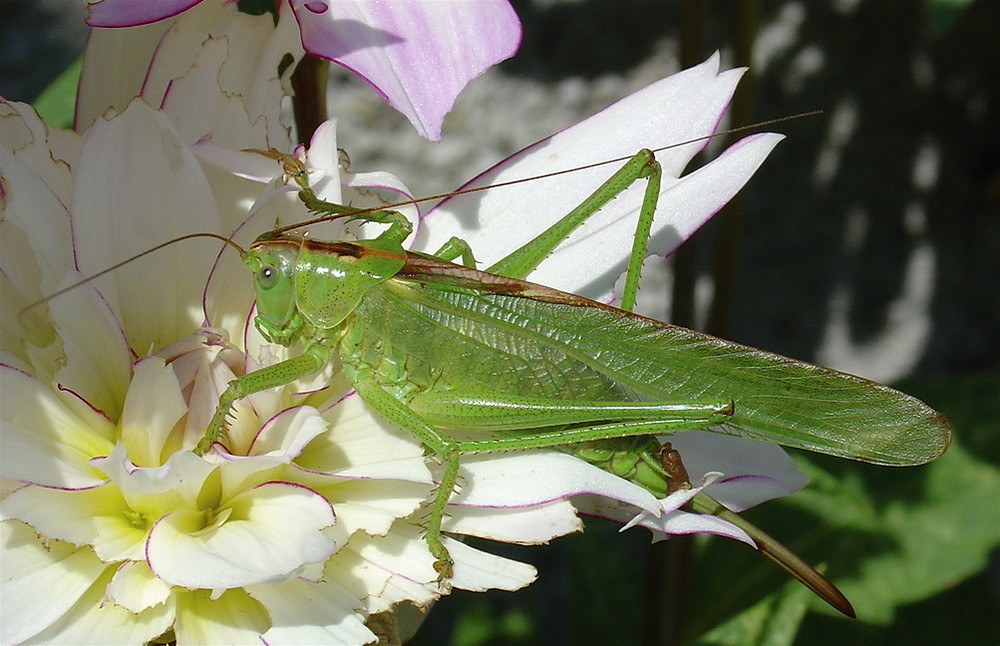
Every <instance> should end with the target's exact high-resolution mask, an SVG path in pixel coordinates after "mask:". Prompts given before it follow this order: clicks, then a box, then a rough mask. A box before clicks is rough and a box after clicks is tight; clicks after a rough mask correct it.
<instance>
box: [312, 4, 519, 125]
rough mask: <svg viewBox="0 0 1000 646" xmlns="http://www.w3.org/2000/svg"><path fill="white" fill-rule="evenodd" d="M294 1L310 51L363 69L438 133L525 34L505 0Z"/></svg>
mask: <svg viewBox="0 0 1000 646" xmlns="http://www.w3.org/2000/svg"><path fill="white" fill-rule="evenodd" d="M292 9H293V11H294V13H295V17H296V19H297V20H298V22H299V29H300V31H301V33H302V44H303V46H304V47H305V49H306V51H308V52H309V53H311V54H315V55H317V56H320V57H323V58H327V59H329V60H331V61H333V62H335V63H337V64H338V65H341V66H343V67H345V68H347V69H348V70H351V71H352V72H353V73H355V74H357V75H358V76H359V77H361V78H362V79H363V80H364V81H365V82H366V83H368V84H369V85H371V86H372V88H374V89H375V91H376V92H378V93H379V94H380V95H382V97H384V98H385V100H386V101H387V102H388V103H389V105H391V106H392V107H394V108H396V109H397V110H399V111H400V112H402V113H403V114H404V115H406V117H407V118H408V119H409V120H410V122H411V123H413V126H414V127H415V128H416V129H417V131H418V132H419V133H420V134H421V135H423V136H424V137H426V138H428V139H432V140H437V139H440V138H441V123H442V121H443V120H444V115H445V114H447V113H448V111H449V110H450V109H451V106H452V104H453V103H454V102H455V97H456V96H458V93H459V92H460V91H461V90H462V88H463V87H465V84H466V83H468V82H469V81H470V80H472V79H473V78H475V77H476V76H478V75H479V74H481V73H482V72H483V71H484V70H486V69H487V68H488V67H490V66H491V65H494V64H495V63H498V62H499V61H502V60H504V59H505V58H509V57H510V56H512V55H513V54H514V52H515V51H517V47H518V45H519V43H520V40H521V24H520V21H519V20H518V18H517V15H516V14H515V13H514V11H513V9H511V7H510V5H509V4H508V3H507V1H506V0H478V1H477V2H400V1H398V0H394V1H388V2H378V3H375V2H347V1H346V0H342V1H338V2H322V1H316V0H292Z"/></svg>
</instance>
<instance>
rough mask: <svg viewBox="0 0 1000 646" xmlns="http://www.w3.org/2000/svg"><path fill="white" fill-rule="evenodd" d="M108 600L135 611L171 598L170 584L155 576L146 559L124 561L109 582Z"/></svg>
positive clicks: (137, 611)
mask: <svg viewBox="0 0 1000 646" xmlns="http://www.w3.org/2000/svg"><path fill="white" fill-rule="evenodd" d="M106 596H107V598H108V600H110V601H112V602H114V603H117V604H118V605H119V606H122V607H123V608H125V609H127V610H130V611H132V612H135V613H139V612H142V611H143V610H146V609H147V608H152V607H153V606H155V605H158V604H161V603H166V602H167V600H168V599H169V598H170V586H169V585H167V584H166V583H164V582H163V581H161V580H160V579H157V578H156V577H155V576H153V573H152V572H150V571H149V566H148V565H146V563H145V561H127V562H125V563H122V564H121V565H120V566H119V567H118V570H117V571H116V572H115V575H114V577H113V578H112V579H111V583H109V584H108V588H107V592H106Z"/></svg>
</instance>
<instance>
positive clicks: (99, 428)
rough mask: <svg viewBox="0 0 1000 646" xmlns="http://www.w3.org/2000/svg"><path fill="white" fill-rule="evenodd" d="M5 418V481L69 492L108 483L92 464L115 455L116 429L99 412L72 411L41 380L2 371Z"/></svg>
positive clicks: (0, 466) (1, 466) (1, 455)
mask: <svg viewBox="0 0 1000 646" xmlns="http://www.w3.org/2000/svg"><path fill="white" fill-rule="evenodd" d="M0 415H2V422H3V438H4V440H3V451H2V452H0V461H2V462H0V472H2V473H0V475H2V476H3V478H5V479H8V480H20V481H22V482H32V483H37V484H42V485H46V486H52V487H64V488H80V487H91V486H94V485H96V484H98V483H100V482H101V481H102V480H103V478H101V477H100V476H99V474H97V473H95V472H94V471H93V470H92V469H90V468H88V466H87V463H86V461H87V460H88V459H90V458H91V457H93V456H94V455H103V454H106V453H107V452H108V451H109V450H110V449H111V442H110V441H109V440H108V438H109V437H110V436H111V433H112V431H113V427H112V425H111V424H110V423H109V422H108V421H107V419H105V418H104V417H102V416H101V415H100V414H99V413H97V412H96V411H94V410H92V409H89V408H86V407H82V406H81V407H77V408H73V409H71V408H70V407H68V406H67V405H66V404H65V403H64V402H63V401H62V400H61V399H60V398H59V397H57V396H56V395H55V393H53V392H52V389H51V388H49V387H48V386H46V385H44V384H42V383H41V382H40V381H38V380H37V379H35V378H33V377H31V376H30V375H27V374H25V373H23V372H21V371H19V370H15V369H13V368H8V367H6V366H0Z"/></svg>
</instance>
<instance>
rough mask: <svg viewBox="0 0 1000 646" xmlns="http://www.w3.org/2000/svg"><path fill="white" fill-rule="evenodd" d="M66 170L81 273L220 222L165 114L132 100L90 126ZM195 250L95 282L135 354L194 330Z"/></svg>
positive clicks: (199, 315)
mask: <svg viewBox="0 0 1000 646" xmlns="http://www.w3.org/2000/svg"><path fill="white" fill-rule="evenodd" d="M126 142H127V143H126ZM74 170H75V172H76V186H75V187H74V199H73V208H72V213H73V218H74V232H75V234H76V240H75V241H76V249H77V258H78V262H79V265H80V270H81V272H83V273H84V274H90V273H94V272H97V271H100V270H102V269H105V268H107V267H108V266H109V265H110V264H113V263H115V262H117V261H120V260H123V259H125V258H127V257H129V256H131V255H133V254H135V253H139V252H142V251H145V250H147V249H149V248H150V247H152V246H154V245H156V244H160V243H162V242H165V241H166V240H168V239H170V238H171V237H174V236H179V235H183V234H187V233H191V232H194V231H218V230H219V228H220V224H219V220H218V214H217V212H216V209H215V201H214V199H213V196H212V193H211V191H210V190H209V186H208V183H207V181H206V179H205V176H204V174H203V172H202V170H201V166H200V165H199V163H198V161H197V160H196V158H195V157H194V155H193V154H192V153H191V151H190V149H189V148H188V147H187V146H185V145H184V144H183V143H182V142H181V140H180V139H179V136H178V134H177V132H176V131H175V130H174V128H173V127H172V125H171V124H170V122H169V121H168V120H167V118H166V117H165V116H164V115H163V114H162V113H160V112H156V111H154V110H152V109H151V108H150V107H149V106H148V105H146V104H145V103H144V102H143V101H141V100H138V99H137V100H135V101H133V102H132V103H131V104H129V108H128V109H127V110H125V112H124V113H123V114H122V115H120V116H118V117H116V118H114V119H111V120H110V121H105V120H103V119H99V120H97V121H96V122H95V123H94V125H93V126H92V127H91V128H90V130H89V131H88V132H87V136H86V140H85V141H84V145H83V149H82V150H81V152H80V160H79V162H78V164H77V167H76V168H75V169H74ZM109 187H114V190H111V189H110V188H109ZM205 247H206V245H205V243H204V242H200V243H199V242H191V243H187V244H177V245H173V246H171V247H168V248H166V249H163V250H160V251H157V252H155V253H153V254H151V255H150V256H148V257H146V258H143V259H142V260H140V261H137V262H133V263H131V264H129V265H127V266H125V267H122V268H120V269H117V270H115V271H114V272H112V273H111V274H109V275H108V276H105V277H102V278H99V279H97V281H95V282H96V284H97V285H98V288H99V289H100V291H101V293H102V294H104V296H105V297H106V298H107V299H108V302H109V303H110V304H111V307H112V309H113V310H114V311H115V312H117V313H119V315H120V317H121V320H122V323H123V326H124V328H125V331H126V333H127V334H128V338H129V341H130V343H131V344H132V347H133V349H135V350H136V351H137V354H145V353H146V351H147V350H148V349H149V348H150V347H156V348H159V347H162V346H165V345H168V344H169V343H172V342H173V341H175V340H177V339H179V338H182V337H184V336H187V335H188V334H190V332H191V330H193V329H196V328H198V327H200V324H201V323H202V321H203V319H204V313H203V312H202V308H201V300H202V289H203V287H204V284H205V279H206V277H207V275H208V271H209V270H210V269H211V267H212V264H213V260H214V254H212V253H206V251H205ZM209 248H210V249H211V247H209ZM216 248H217V247H216Z"/></svg>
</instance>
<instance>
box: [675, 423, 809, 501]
mask: <svg viewBox="0 0 1000 646" xmlns="http://www.w3.org/2000/svg"><path fill="white" fill-rule="evenodd" d="M664 440H666V441H669V442H670V443H671V445H672V446H673V448H674V449H675V450H677V451H679V452H680V454H681V457H682V459H683V460H684V467H685V469H686V470H687V472H688V476H689V477H690V478H691V481H692V482H699V481H700V480H701V479H702V477H703V476H705V474H707V473H709V472H712V471H721V472H722V473H724V474H725V477H723V478H720V479H719V480H716V481H714V482H713V483H712V484H711V485H710V486H709V487H708V488H707V492H708V493H709V494H710V495H711V496H712V497H713V498H715V499H716V500H718V501H719V502H721V503H722V504H724V505H725V506H726V507H728V508H729V509H732V510H733V511H737V512H738V511H742V510H744V509H748V508H750V507H753V506H754V505H758V504H760V503H762V502H765V501H767V500H772V499H774V498H780V497H783V496H790V495H791V494H793V493H794V492H796V491H798V490H799V489H801V488H802V487H804V486H805V485H806V484H807V483H808V482H809V478H807V477H806V476H805V474H803V473H802V472H801V471H799V470H798V469H797V467H796V464H795V460H793V459H792V458H791V457H789V456H788V454H787V453H785V451H784V450H783V449H782V448H781V447H780V446H778V445H777V444H771V443H770V442H761V441H759V440H750V439H747V438H743V437H735V436H732V435H722V434H720V433H709V432H707V431H684V432H681V433H675V434H674V435H671V436H669V437H665V438H664Z"/></svg>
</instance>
